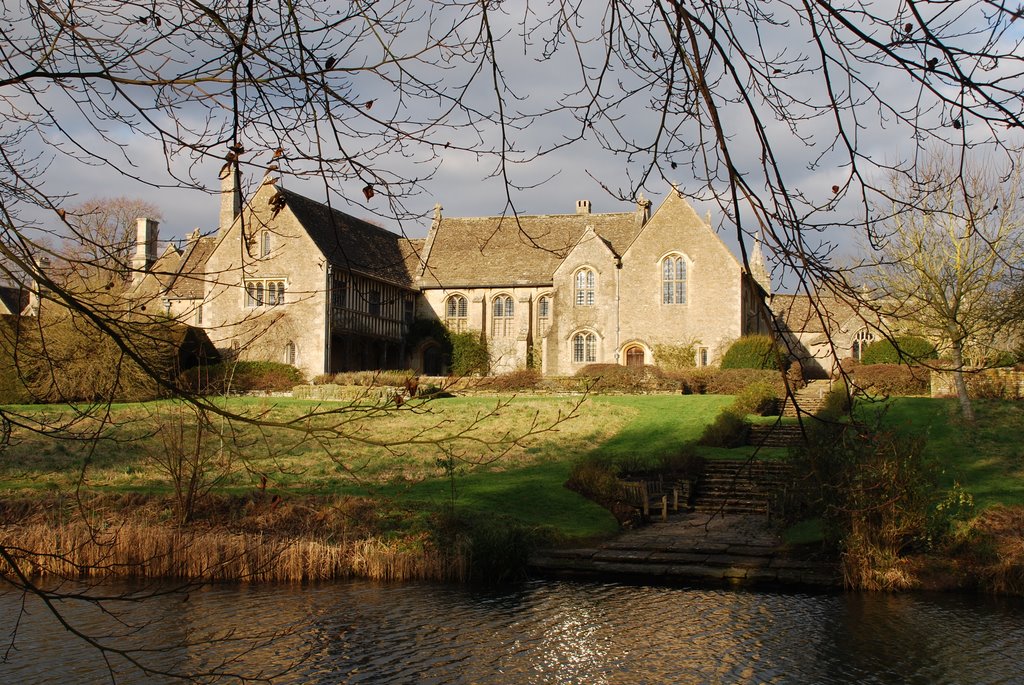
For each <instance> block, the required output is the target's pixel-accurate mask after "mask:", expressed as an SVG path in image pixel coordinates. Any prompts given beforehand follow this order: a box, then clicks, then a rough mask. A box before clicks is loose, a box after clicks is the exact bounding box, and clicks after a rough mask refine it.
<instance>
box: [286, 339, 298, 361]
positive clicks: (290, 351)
mask: <svg viewBox="0 0 1024 685" xmlns="http://www.w3.org/2000/svg"><path fill="white" fill-rule="evenodd" d="M298 358H299V354H298V349H297V348H296V347H295V343H294V342H292V341H291V340H289V341H288V343H287V344H286V345H285V346H284V363H285V364H291V365H292V366H295V362H296V361H298Z"/></svg>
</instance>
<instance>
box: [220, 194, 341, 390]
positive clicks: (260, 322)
mask: <svg viewBox="0 0 1024 685" xmlns="http://www.w3.org/2000/svg"><path fill="white" fill-rule="evenodd" d="M273 193H274V189H273V186H271V185H264V186H263V187H262V188H261V189H260V190H259V191H258V192H257V193H256V194H255V195H254V196H253V198H252V199H251V201H250V202H249V203H248V204H247V205H246V206H245V207H244V208H243V210H242V216H241V219H242V221H235V223H234V224H232V225H231V226H230V227H229V228H227V229H226V230H225V229H222V234H221V235H219V236H218V243H217V246H216V248H215V249H214V251H213V253H212V254H211V255H210V259H209V261H208V262H207V265H206V273H207V285H206V299H205V302H204V305H203V307H204V311H203V328H205V329H206V330H207V333H208V335H209V336H210V339H211V340H212V341H213V343H214V344H215V345H216V346H217V348H218V349H219V350H220V351H221V352H222V353H224V354H227V355H237V356H238V357H239V358H241V359H251V360H266V361H275V362H285V361H288V356H287V347H288V344H289V343H292V344H293V345H294V350H295V365H296V366H297V367H298V368H300V369H302V371H303V373H305V374H306V376H307V377H309V378H312V377H314V376H316V375H318V374H321V373H324V370H325V369H324V350H325V338H326V335H325V333H326V319H325V316H326V313H325V305H326V272H325V268H326V263H325V260H324V259H323V257H322V256H321V257H320V258H319V259H317V255H319V254H320V252H319V250H318V248H317V247H316V245H315V243H313V241H312V239H311V238H310V237H309V235H308V234H307V233H306V231H305V230H304V229H303V228H302V226H300V225H299V223H298V221H297V220H296V219H295V217H294V215H293V214H292V213H291V211H290V210H289V209H288V208H287V207H285V208H284V209H283V210H282V211H280V212H279V213H278V214H277V215H276V216H275V215H274V214H273V213H272V211H271V209H270V205H269V202H268V200H269V198H270V197H271V196H272V194H273ZM264 231H266V232H267V238H266V240H267V241H268V243H267V245H268V247H269V253H268V254H267V255H265V256H263V255H261V250H262V246H263V240H264V238H263V233H264ZM255 279H263V280H273V281H275V282H277V281H280V282H284V284H285V295H284V302H283V303H282V304H274V305H271V304H269V298H268V297H267V296H266V295H264V298H265V304H263V305H260V306H247V301H246V291H245V282H246V281H251V280H255Z"/></svg>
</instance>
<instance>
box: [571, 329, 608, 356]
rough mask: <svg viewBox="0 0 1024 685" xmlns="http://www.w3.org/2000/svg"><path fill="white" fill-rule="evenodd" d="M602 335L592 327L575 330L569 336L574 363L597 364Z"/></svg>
mask: <svg viewBox="0 0 1024 685" xmlns="http://www.w3.org/2000/svg"><path fill="white" fill-rule="evenodd" d="M599 339H600V336H598V335H597V333H595V332H594V331H592V330H590V329H583V330H579V331H575V332H574V333H573V334H572V335H570V336H569V352H570V354H571V356H572V363H573V364H596V363H597V344H598V341H599Z"/></svg>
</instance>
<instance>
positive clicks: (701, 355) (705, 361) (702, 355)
mask: <svg viewBox="0 0 1024 685" xmlns="http://www.w3.org/2000/svg"><path fill="white" fill-rule="evenodd" d="M695 356H696V357H697V358H696V359H695V360H694V363H695V364H696V365H697V366H698V367H705V366H709V365H710V356H711V355H710V352H708V348H707V347H704V346H703V345H701V346H699V347H697V350H696V353H695Z"/></svg>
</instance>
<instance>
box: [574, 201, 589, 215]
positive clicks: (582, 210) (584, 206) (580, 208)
mask: <svg viewBox="0 0 1024 685" xmlns="http://www.w3.org/2000/svg"><path fill="white" fill-rule="evenodd" d="M576 213H577V214H590V200H576Z"/></svg>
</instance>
